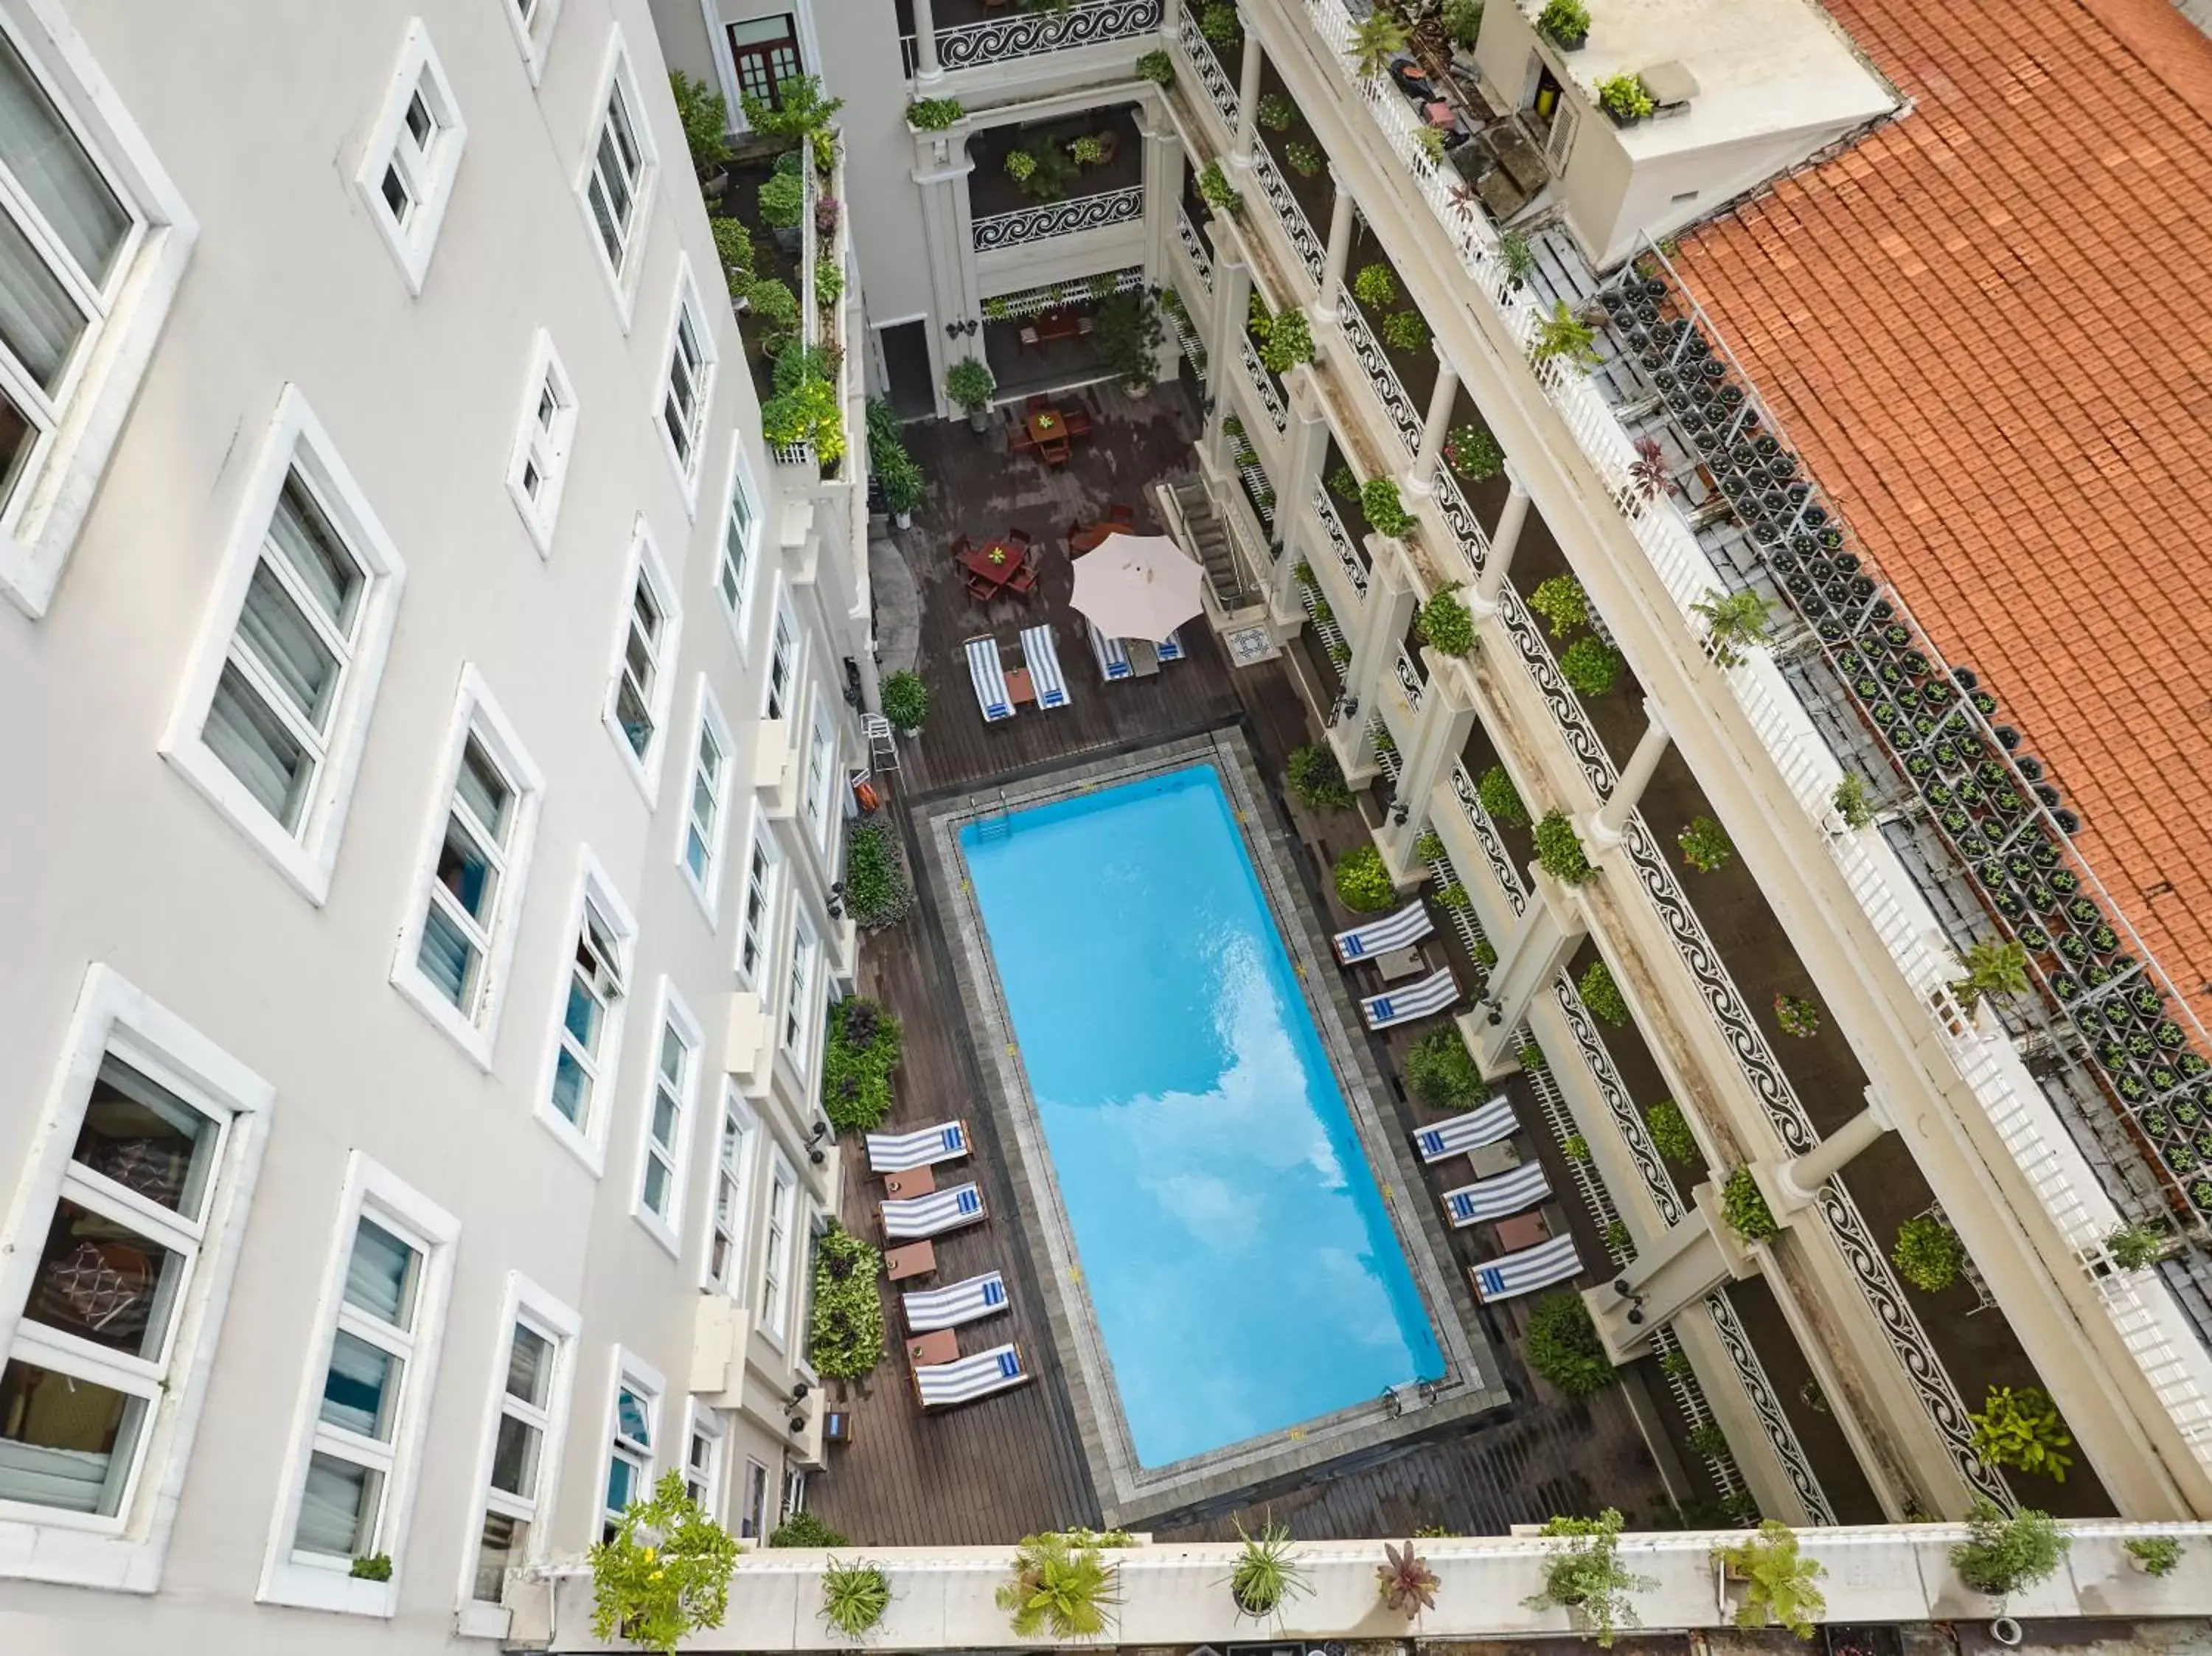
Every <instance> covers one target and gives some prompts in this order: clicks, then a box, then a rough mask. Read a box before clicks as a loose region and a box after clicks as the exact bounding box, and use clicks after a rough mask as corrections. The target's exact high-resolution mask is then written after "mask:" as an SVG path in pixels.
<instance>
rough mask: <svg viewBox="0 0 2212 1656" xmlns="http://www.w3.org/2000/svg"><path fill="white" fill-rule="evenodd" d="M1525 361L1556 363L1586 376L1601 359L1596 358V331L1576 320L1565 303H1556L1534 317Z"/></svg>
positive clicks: (1597, 356)
mask: <svg viewBox="0 0 2212 1656" xmlns="http://www.w3.org/2000/svg"><path fill="white" fill-rule="evenodd" d="M1528 360H1529V361H1531V362H1534V363H1537V364H1539V365H1541V364H1542V363H1546V362H1550V361H1559V362H1564V363H1565V364H1566V365H1567V366H1568V367H1573V368H1579V369H1582V370H1583V371H1584V372H1585V373H1587V372H1588V371H1589V369H1591V368H1594V367H1596V366H1597V365H1598V364H1599V362H1601V361H1603V360H1604V359H1603V358H1601V357H1600V356H1599V355H1598V351H1597V330H1596V329H1595V328H1593V327H1591V326H1590V325H1589V323H1587V322H1585V321H1583V319H1582V318H1580V317H1578V316H1577V315H1576V314H1575V313H1574V312H1573V311H1572V310H1571V309H1570V308H1569V307H1568V305H1567V301H1566V300H1564V299H1558V300H1553V301H1552V308H1551V309H1550V310H1549V311H1548V312H1538V313H1537V317H1536V333H1535V337H1534V338H1533V339H1531V340H1530V341H1529V343H1528Z"/></svg>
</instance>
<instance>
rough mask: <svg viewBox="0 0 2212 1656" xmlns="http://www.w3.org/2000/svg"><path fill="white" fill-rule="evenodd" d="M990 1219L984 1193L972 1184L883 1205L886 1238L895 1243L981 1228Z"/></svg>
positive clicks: (898, 1199) (905, 1197) (896, 1200)
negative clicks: (965, 1229) (977, 1225)
mask: <svg viewBox="0 0 2212 1656" xmlns="http://www.w3.org/2000/svg"><path fill="white" fill-rule="evenodd" d="M988 1217H989V1215H988V1214H987V1213H985V1212H984V1211H983V1192H981V1191H980V1190H978V1189H977V1188H976V1187H975V1186H974V1185H972V1184H969V1185H955V1186H952V1188H951V1189H950V1190H940V1191H932V1192H930V1193H929V1194H928V1195H927V1196H902V1197H899V1198H896V1199H894V1200H892V1201H889V1202H886V1203H884V1235H885V1236H887V1237H889V1238H890V1240H893V1241H895V1242H905V1241H912V1240H914V1239H915V1238H916V1237H920V1236H942V1235H944V1234H945V1232H946V1231H948V1230H958V1229H959V1228H961V1227H962V1226H963V1225H974V1224H980V1223H981V1222H983V1221H984V1220H985V1219H987V1218H988Z"/></svg>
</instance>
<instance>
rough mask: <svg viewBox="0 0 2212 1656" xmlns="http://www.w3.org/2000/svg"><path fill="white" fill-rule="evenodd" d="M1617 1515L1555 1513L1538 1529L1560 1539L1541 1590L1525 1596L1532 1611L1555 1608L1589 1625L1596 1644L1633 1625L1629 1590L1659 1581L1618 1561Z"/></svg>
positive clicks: (1547, 1563)
mask: <svg viewBox="0 0 2212 1656" xmlns="http://www.w3.org/2000/svg"><path fill="white" fill-rule="evenodd" d="M1621 1523H1622V1520H1621V1516H1620V1513H1619V1512H1618V1511H1616V1510H1615V1509H1614V1508H1613V1507H1607V1508H1606V1509H1605V1510H1604V1511H1603V1512H1602V1513H1599V1514H1598V1515H1597V1516H1596V1517H1595V1518H1554V1519H1552V1520H1549V1521H1548V1522H1547V1523H1546V1524H1545V1526H1544V1528H1543V1533H1544V1534H1545V1535H1547V1536H1549V1537H1553V1538H1557V1539H1559V1540H1563V1541H1565V1543H1566V1546H1565V1549H1564V1550H1554V1551H1553V1552H1552V1553H1551V1554H1550V1556H1547V1558H1546V1559H1545V1561H1544V1590H1543V1591H1542V1592H1539V1593H1535V1594H1533V1595H1532V1596H1531V1597H1529V1598H1528V1599H1526V1600H1524V1601H1523V1602H1525V1603H1526V1604H1528V1607H1529V1608H1530V1609H1531V1610H1548V1609H1551V1608H1553V1607H1555V1606H1556V1607H1557V1608H1559V1609H1561V1610H1565V1611H1568V1612H1569V1613H1570V1614H1571V1615H1572V1616H1573V1617H1574V1619H1575V1622H1576V1623H1577V1625H1578V1626H1582V1627H1587V1628H1590V1629H1595V1631H1596V1634H1597V1642H1598V1645H1599V1647H1601V1648H1610V1647H1612V1644H1613V1639H1614V1637H1615V1635H1617V1634H1618V1633H1619V1632H1620V1629H1622V1628H1625V1627H1634V1626H1636V1625H1637V1617H1636V1605H1635V1602H1634V1600H1633V1598H1632V1597H1631V1595H1632V1594H1633V1593H1636V1592H1642V1591H1643V1590H1644V1589H1645V1588H1648V1587H1654V1586H1658V1582H1657V1581H1656V1580H1654V1579H1653V1578H1652V1577H1650V1576H1648V1575H1638V1574H1635V1573H1634V1572H1633V1571H1632V1570H1630V1569H1629V1568H1627V1567H1626V1565H1624V1564H1623V1563H1622V1562H1620V1531H1621Z"/></svg>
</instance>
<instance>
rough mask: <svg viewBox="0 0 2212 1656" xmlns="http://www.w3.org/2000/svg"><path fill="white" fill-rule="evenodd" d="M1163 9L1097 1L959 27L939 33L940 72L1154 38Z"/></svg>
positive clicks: (1155, 0)
mask: <svg viewBox="0 0 2212 1656" xmlns="http://www.w3.org/2000/svg"><path fill="white" fill-rule="evenodd" d="M1161 4H1162V0H1091V3H1089V4H1087V5H1074V6H1066V7H1052V6H1042V7H1039V8H1038V9H1036V10H1035V11H1023V12H1017V13H1015V14H1014V15H1012V16H1011V17H994V18H987V19H985V20H984V21H982V22H980V23H957V24H955V25H954V26H953V27H951V28H941V29H939V30H938V31H937V63H938V67H939V68H940V69H974V68H975V67H976V66H977V65H979V64H999V63H1004V62H1005V61H1006V59H1007V58H1030V57H1034V56H1036V54H1037V53H1039V52H1065V51H1066V50H1067V48H1069V47H1070V46H1088V45H1097V44H1098V43H1100V42H1101V41H1105V40H1126V39H1129V38H1130V37H1131V36H1132V35H1138V34H1148V33H1151V32H1152V30H1154V29H1156V28H1158V27H1159V26H1160V7H1161Z"/></svg>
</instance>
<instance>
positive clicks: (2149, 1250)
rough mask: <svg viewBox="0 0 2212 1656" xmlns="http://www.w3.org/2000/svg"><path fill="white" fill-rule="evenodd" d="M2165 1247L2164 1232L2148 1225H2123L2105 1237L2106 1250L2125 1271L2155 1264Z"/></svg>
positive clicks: (2113, 1261) (2138, 1269)
mask: <svg viewBox="0 0 2212 1656" xmlns="http://www.w3.org/2000/svg"><path fill="white" fill-rule="evenodd" d="M2165 1247H2166V1238H2165V1236H2164V1234H2162V1233H2160V1232H2159V1231H2157V1230H2154V1229H2153V1228H2151V1227H2150V1226H2148V1225H2122V1226H2121V1227H2120V1228H2118V1230H2116V1231H2114V1232H2113V1233H2112V1234H2111V1235H2109V1236H2107V1237H2106V1238H2105V1251H2106V1253H2110V1254H2111V1255H2112V1263H2113V1264H2114V1265H2118V1267H2119V1268H2120V1269H2121V1270H2123V1271H2141V1270H2142V1269H2143V1268H2144V1267H2145V1266H2148V1265H2155V1264H2156V1263H2157V1262H2158V1257H2159V1255H2160V1253H2163V1252H2165Z"/></svg>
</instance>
